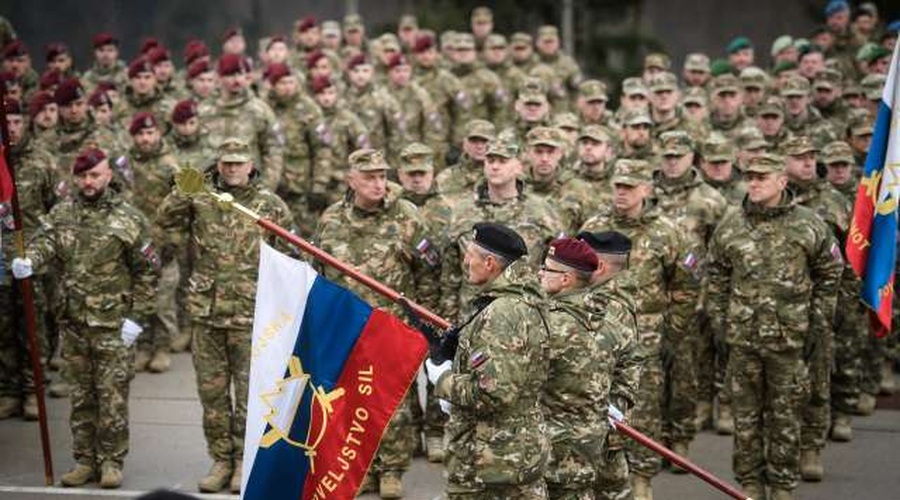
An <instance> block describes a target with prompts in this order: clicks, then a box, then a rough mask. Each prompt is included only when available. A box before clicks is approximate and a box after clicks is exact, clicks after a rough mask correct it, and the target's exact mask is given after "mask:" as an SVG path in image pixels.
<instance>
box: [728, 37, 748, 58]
mask: <svg viewBox="0 0 900 500" xmlns="http://www.w3.org/2000/svg"><path fill="white" fill-rule="evenodd" d="M752 48H753V44H752V43H750V39H749V38H747V37H745V36H739V37H735V38H733V39H732V40H731V41H730V42H728V46H727V47H726V48H725V52H727V53H729V54H734V53H736V52H739V51H741V50H744V49H752Z"/></svg>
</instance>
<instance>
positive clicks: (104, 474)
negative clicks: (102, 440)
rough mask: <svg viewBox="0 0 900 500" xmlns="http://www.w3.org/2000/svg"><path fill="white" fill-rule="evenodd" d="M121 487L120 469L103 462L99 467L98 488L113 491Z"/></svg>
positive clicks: (112, 464)
mask: <svg viewBox="0 0 900 500" xmlns="http://www.w3.org/2000/svg"><path fill="white" fill-rule="evenodd" d="M119 486H122V467H120V466H119V464H117V463H114V462H103V465H102V466H100V487H101V488H105V489H114V488H118V487H119Z"/></svg>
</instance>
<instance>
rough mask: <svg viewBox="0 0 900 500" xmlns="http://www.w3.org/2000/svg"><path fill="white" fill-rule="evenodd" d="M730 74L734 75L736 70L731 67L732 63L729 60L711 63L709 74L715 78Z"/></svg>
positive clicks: (717, 60) (718, 60)
mask: <svg viewBox="0 0 900 500" xmlns="http://www.w3.org/2000/svg"><path fill="white" fill-rule="evenodd" d="M729 73H734V68H733V67H731V63H730V62H728V60H727V59H716V60H714V61H712V62H711V63H709V74H710V75H712V76H713V78H715V77H717V76H719V75H725V74H729Z"/></svg>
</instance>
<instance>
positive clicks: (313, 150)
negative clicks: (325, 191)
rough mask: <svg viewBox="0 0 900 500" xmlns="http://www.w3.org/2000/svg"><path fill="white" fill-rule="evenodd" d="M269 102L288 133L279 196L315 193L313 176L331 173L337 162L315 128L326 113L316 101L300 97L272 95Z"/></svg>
mask: <svg viewBox="0 0 900 500" xmlns="http://www.w3.org/2000/svg"><path fill="white" fill-rule="evenodd" d="M268 102H269V103H270V104H271V106H272V111H273V112H274V113H275V117H276V119H277V120H278V122H279V123H281V128H282V130H283V131H284V139H285V148H284V172H283V173H282V176H281V183H280V184H279V185H278V190H279V192H283V193H290V194H305V193H308V192H310V190H311V189H312V178H313V172H316V171H318V170H322V171H325V172H328V171H331V170H332V169H333V168H334V166H333V165H334V162H335V159H334V157H333V153H332V151H331V148H330V147H328V145H326V144H324V143H322V142H321V141H320V140H319V135H318V134H316V132H315V130H314V129H315V127H316V125H317V124H319V123H320V122H321V120H322V110H321V109H320V108H319V106H318V104H316V102H315V101H313V100H312V99H310V98H309V97H307V96H304V95H300V94H297V95H296V96H293V97H292V98H289V99H285V98H280V97H277V96H275V95H274V92H270V93H269V99H268Z"/></svg>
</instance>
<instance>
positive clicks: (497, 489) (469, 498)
mask: <svg viewBox="0 0 900 500" xmlns="http://www.w3.org/2000/svg"><path fill="white" fill-rule="evenodd" d="M460 490H464V489H463V488H459V487H455V486H454V485H452V484H451V485H449V486H448V487H447V499H448V500H546V499H547V498H549V497H548V493H547V484H546V483H544V480H543V479H538V480H537V481H534V482H533V483H528V484H508V485H491V486H485V488H484V489H483V490H480V491H460Z"/></svg>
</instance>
